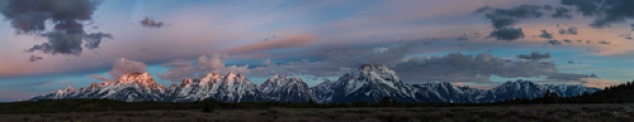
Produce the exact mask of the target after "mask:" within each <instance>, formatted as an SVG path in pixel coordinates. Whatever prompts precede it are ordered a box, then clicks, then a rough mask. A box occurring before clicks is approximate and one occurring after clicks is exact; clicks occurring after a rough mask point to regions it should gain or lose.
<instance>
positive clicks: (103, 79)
mask: <svg viewBox="0 0 634 122" xmlns="http://www.w3.org/2000/svg"><path fill="white" fill-rule="evenodd" d="M88 77H90V78H93V79H97V80H98V81H112V79H110V78H106V77H104V76H101V75H90V76H88Z"/></svg>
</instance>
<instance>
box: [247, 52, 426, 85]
mask: <svg viewBox="0 0 634 122" xmlns="http://www.w3.org/2000/svg"><path fill="white" fill-rule="evenodd" d="M413 45H414V44H398V45H392V46H387V47H379V48H373V49H368V50H336V51H331V52H325V53H324V59H323V60H319V61H313V62H311V61H308V60H301V61H293V62H289V63H287V64H281V65H275V64H273V65H268V66H261V67H256V68H253V69H251V74H252V75H255V76H264V77H268V76H270V75H273V74H282V75H296V74H297V75H310V76H317V77H333V76H335V77H339V76H340V75H342V74H343V73H347V72H350V71H353V70H355V69H357V68H358V67H359V66H361V65H363V64H385V65H387V66H395V65H396V64H398V63H399V62H402V60H403V59H405V57H406V56H407V54H409V53H410V52H411V50H412V48H413Z"/></svg>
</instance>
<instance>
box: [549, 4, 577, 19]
mask: <svg viewBox="0 0 634 122" xmlns="http://www.w3.org/2000/svg"><path fill="white" fill-rule="evenodd" d="M551 17H553V18H565V19H571V18H572V14H570V9H567V8H564V7H557V8H555V13H553V14H552V15H551Z"/></svg>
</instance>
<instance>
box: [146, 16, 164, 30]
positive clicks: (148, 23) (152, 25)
mask: <svg viewBox="0 0 634 122" xmlns="http://www.w3.org/2000/svg"><path fill="white" fill-rule="evenodd" d="M141 25H142V26H143V27H146V28H161V27H163V26H164V25H165V24H164V23H163V22H160V21H156V20H154V19H150V18H148V17H145V19H143V20H141Z"/></svg>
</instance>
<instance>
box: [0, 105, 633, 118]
mask: <svg viewBox="0 0 634 122" xmlns="http://www.w3.org/2000/svg"><path fill="white" fill-rule="evenodd" d="M632 120H634V104H583V105H579V104H551V105H512V106H511V105H509V106H486V107H484V106H483V107H417V108H268V109H244V108H242V109H215V110H213V112H211V113H204V112H202V109H201V110H199V109H192V110H152V111H112V112H64V113H31V114H0V121H9V122H24V121H29V122H30V121H46V122H49V121H68V122H113V121H130V122H143V121H146V122H173V121H187V122H199V121H200V122H205V121H209V122H216V121H219V122H243V121H262V122H269V121H282V122H283V121H287V122H332V121H340V122H354V121H363V122H425V121H434V122H436V121H467V122H476V121H482V122H488V121H512V122H522V121H583V122H587V121H614V122H624V121H632Z"/></svg>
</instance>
